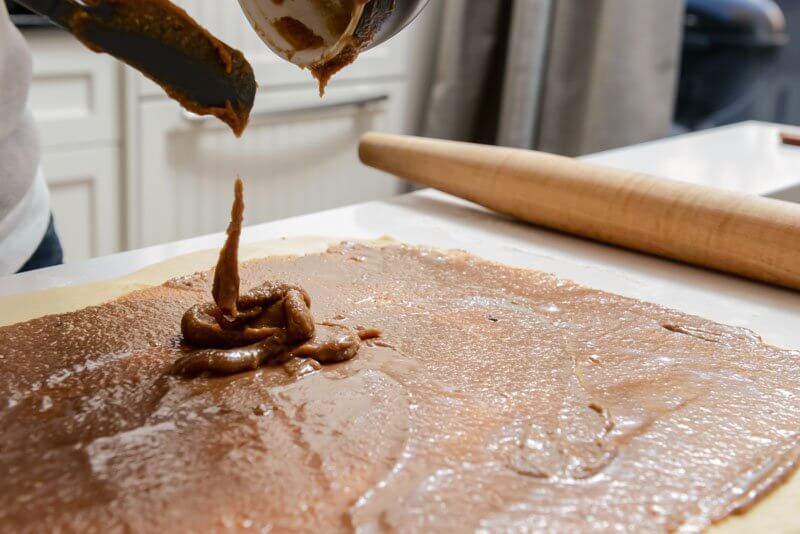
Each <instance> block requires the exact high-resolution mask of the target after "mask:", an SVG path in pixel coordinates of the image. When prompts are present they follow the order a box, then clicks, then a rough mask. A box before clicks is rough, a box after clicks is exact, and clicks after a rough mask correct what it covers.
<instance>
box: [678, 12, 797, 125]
mask: <svg viewBox="0 0 800 534" xmlns="http://www.w3.org/2000/svg"><path fill="white" fill-rule="evenodd" d="M788 40H789V39H788V34H787V29H786V19H785V17H784V13H783V11H782V10H781V8H780V6H778V4H776V3H775V2H774V1H772V0H687V2H686V17H685V21H684V39H683V53H682V62H683V64H682V67H681V78H680V85H679V90H678V102H677V106H676V111H675V122H676V123H677V127H678V128H677V129H678V130H679V131H681V130H683V131H693V130H702V129H706V128H713V127H715V126H721V125H724V124H732V123H735V122H740V121H743V120H748V119H754V118H758V119H762V120H773V121H780V120H781V119H782V117H781V116H780V115H781V114H783V113H782V110H781V109H780V108H781V103H780V102H779V101H776V102H772V103H771V104H774V105H773V107H775V109H774V110H772V111H773V113H769V110H765V109H764V108H765V104H770V103H765V102H764V101H763V96H764V95H763V90H764V88H765V83H766V82H771V81H774V79H775V77H776V76H777V75H778V71H777V66H778V64H779V59H780V57H781V53H782V51H783V49H784V47H785V46H786V44H787V43H788ZM773 100H775V99H773ZM778 100H779V99H778ZM766 107H769V106H766ZM759 108H760V112H758V113H756V110H757V109H759ZM759 115H760V116H759ZM763 115H771V116H766V117H765V116H763Z"/></svg>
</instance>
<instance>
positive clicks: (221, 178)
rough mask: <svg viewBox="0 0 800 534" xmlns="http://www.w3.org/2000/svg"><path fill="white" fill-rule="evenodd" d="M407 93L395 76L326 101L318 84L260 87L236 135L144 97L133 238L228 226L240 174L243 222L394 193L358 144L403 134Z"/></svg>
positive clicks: (131, 207) (132, 201) (131, 195)
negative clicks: (377, 135) (378, 135)
mask: <svg viewBox="0 0 800 534" xmlns="http://www.w3.org/2000/svg"><path fill="white" fill-rule="evenodd" d="M404 100H405V92H404V85H403V83H402V82H391V81H389V82H377V81H376V82H369V83H351V84H348V85H346V86H345V85H340V86H337V87H335V88H331V91H330V92H329V94H328V95H327V96H326V98H325V99H324V100H321V99H320V98H319V96H318V94H317V91H316V88H315V87H314V86H313V85H311V86H305V87H303V88H294V89H290V90H273V91H264V92H261V93H260V94H259V96H258V98H257V100H256V105H255V107H254V110H253V115H252V118H251V124H250V126H249V127H248V129H247V131H246V134H245V135H244V136H242V138H240V139H237V138H235V137H234V136H233V135H232V134H231V132H230V130H228V129H227V127H226V126H225V125H224V124H222V123H220V122H219V121H217V120H213V119H210V120H205V119H192V118H187V117H191V116H189V115H187V114H186V113H185V112H183V111H182V110H180V109H178V108H177V107H176V106H175V104H174V103H173V102H170V101H168V100H153V101H145V102H142V103H141V104H140V109H141V116H140V125H139V128H140V144H139V146H138V153H136V154H135V155H134V159H135V161H137V162H138V165H134V166H133V167H132V170H133V173H134V175H133V176H131V177H130V178H131V185H133V187H132V188H129V191H128V213H129V214H130V218H129V221H128V223H129V227H128V230H129V235H128V237H129V240H130V242H131V243H133V245H134V246H146V245H153V244H157V243H163V242H167V241H171V240H175V239H182V238H187V237H193V236H197V235H202V234H206V233H209V232H217V231H221V230H224V229H225V226H226V224H227V221H228V217H229V212H230V209H229V208H230V203H231V198H232V195H233V187H232V185H233V181H234V179H235V177H236V176H237V175H240V176H241V177H242V178H243V180H244V181H245V191H246V197H245V198H246V203H247V213H246V217H247V221H246V222H247V224H256V223H261V222H266V221H269V220H273V219H279V218H284V217H289V216H292V215H298V214H301V213H308V212H312V211H318V210H324V209H329V208H334V207H338V206H342V205H346V204H352V203H356V202H363V201H367V200H374V199H380V198H387V197H390V196H392V195H395V194H397V193H398V192H399V191H400V182H399V181H398V180H396V179H395V178H393V177H390V176H388V175H385V174H382V173H379V172H377V171H374V170H372V169H369V168H367V167H365V166H363V165H361V164H360V163H359V161H358V150H357V147H358V140H359V137H360V136H361V135H362V134H363V133H365V132H366V131H369V130H382V131H399V130H400V129H401V128H402V124H403V111H404V109H405V102H404ZM319 231H320V233H324V232H325V229H324V228H320V230H319Z"/></svg>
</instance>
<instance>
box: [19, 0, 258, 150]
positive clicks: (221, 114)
mask: <svg viewBox="0 0 800 534" xmlns="http://www.w3.org/2000/svg"><path fill="white" fill-rule="evenodd" d="M17 3H19V4H21V5H23V6H25V7H27V8H28V9H30V10H31V11H35V12H37V13H39V14H41V15H43V16H45V17H47V18H48V19H50V20H51V21H53V22H54V23H55V24H57V25H59V26H61V27H62V28H64V29H66V30H67V31H69V32H70V33H72V34H73V35H74V36H75V37H77V38H78V39H79V40H80V41H81V42H82V43H83V44H84V45H86V46H87V47H88V48H90V49H91V50H93V51H95V52H105V53H107V54H109V55H111V56H114V57H115V58H117V59H119V60H120V61H122V62H124V63H126V64H128V65H130V66H131V67H133V68H135V69H136V70H138V71H140V72H142V73H143V74H144V75H145V76H147V77H148V78H150V79H151V80H153V81H155V82H156V83H158V84H159V85H160V86H161V87H162V88H164V90H165V91H166V92H167V94H168V95H169V96H171V97H172V98H174V99H175V100H177V101H178V102H180V104H181V105H182V106H183V107H184V108H186V109H187V110H189V111H191V112H193V113H196V114H198V115H215V116H216V117H218V118H219V119H221V120H222V121H224V122H225V123H227V124H228V125H229V126H230V127H231V128H232V129H233V131H234V132H235V133H236V135H240V134H241V132H242V131H243V130H244V129H245V127H246V126H247V121H248V119H249V116H250V110H251V109H252V107H253V101H254V99H255V93H256V87H257V84H256V81H255V77H254V75H253V69H252V67H251V66H250V64H249V63H248V62H247V60H246V59H245V58H244V56H243V55H242V53H241V52H239V51H238V50H235V49H233V48H231V47H229V46H228V45H226V44H224V43H223V42H221V41H220V40H218V39H217V38H215V37H214V36H213V35H211V34H210V33H209V32H208V31H206V30H205V29H204V28H202V27H201V26H200V25H199V24H197V22H195V21H194V20H193V19H192V18H191V17H190V16H189V15H188V14H187V13H186V12H185V11H184V10H182V9H181V8H179V7H177V6H175V5H174V4H172V3H171V2H169V1H168V0H83V1H78V0H17Z"/></svg>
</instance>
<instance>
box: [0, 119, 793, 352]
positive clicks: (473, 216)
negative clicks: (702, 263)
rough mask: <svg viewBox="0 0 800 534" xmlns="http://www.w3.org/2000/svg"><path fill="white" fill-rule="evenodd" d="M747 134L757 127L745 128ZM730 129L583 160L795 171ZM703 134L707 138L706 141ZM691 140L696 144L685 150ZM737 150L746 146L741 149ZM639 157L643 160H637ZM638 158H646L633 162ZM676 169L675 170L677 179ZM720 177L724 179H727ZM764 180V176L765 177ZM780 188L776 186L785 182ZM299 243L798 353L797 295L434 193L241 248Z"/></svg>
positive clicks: (285, 228)
mask: <svg viewBox="0 0 800 534" xmlns="http://www.w3.org/2000/svg"><path fill="white" fill-rule="evenodd" d="M754 126H756V127H758V128H757V129H756V130H754V129H753V127H754ZM739 128H740V129H742V130H741V131H742V132H743V133H742V135H740V136H732V137H731V138H728V137H729V136H730V132H731V129H730V128H726V129H723V130H721V131H718V132H716V134H717V135H722V136H724V137H717V138H714V136H713V133H714V132H712V133H711V134H709V133H703V134H693V135H690V136H687V137H685V138H678V139H669V140H666V141H661V142H658V143H649V144H646V145H644V146H642V147H634V148H626V149H623V150H620V151H613V152H608V153H604V154H600V155H596V156H591V157H589V158H586V159H587V160H589V161H596V162H602V163H604V164H607V165H612V166H618V167H622V168H629V169H635V170H639V171H643V172H648V173H650V174H662V175H664V174H666V173H665V172H662V169H664V170H667V171H669V170H672V169H674V168H677V167H671V166H665V167H658V166H657V165H653V164H654V163H656V162H658V164H659V165H661V164H664V165H668V164H669V165H671V163H670V162H672V161H673V159H674V157H677V156H674V155H676V154H677V152H678V151H679V150H680V154H681V158H680V159H682V160H683V161H684V162H689V163H688V164H687V165H686V166H685V167H683V168H682V169H683V171H685V174H684V173H682V174H680V175H675V177H676V178H683V179H687V180H691V179H692V178H693V177H697V176H700V177H707V176H710V174H708V173H707V172H706V170H709V169H711V168H712V164H711V162H708V161H705V162H704V160H703V154H704V152H703V151H702V150H701V149H697V148H694V149H693V148H691V147H692V146H706V145H705V143H710V144H711V145H714V146H716V147H717V150H722V148H719V147H720V146H724V147H725V151H728V152H729V153H730V154H729V157H731V158H732V157H734V155H735V154H745V155H747V157H746V158H745V159H747V160H748V161H747V162H742V163H741V164H740V165H739V166H738V168H740V169H742V172H740V173H738V174H736V173H734V171H735V169H736V168H737V166H735V165H730V166H727V165H726V166H725V167H724V168H725V169H727V170H726V171H725V172H726V173H728V172H730V173H731V174H730V176H731V177H732V176H734V174H735V176H736V177H737V180H738V179H740V178H741V179H742V183H744V182H746V181H747V180H745V179H744V178H742V177H743V176H744V175H746V174H747V172H744V171H746V170H752V169H762V170H763V169H767V170H768V169H784V170H787V172H786V175H785V176H790V175H791V170H790V169H791V168H794V169H796V170H798V171H800V149H796V150H797V154H795V153H790V154H789V155H788V156H786V157H787V161H788V163H781V162H780V161H778V162H776V161H773V160H772V159H771V158H772V157H773V156H774V155H775V154H772V152H775V151H771V150H769V149H768V150H767V152H768V154H767V158H768V161H765V162H761V163H759V162H758V161H755V160H756V159H758V158H761V157H764V153H761V152H758V150H757V149H756V148H754V147H757V146H759V143H766V141H765V139H767V137H763V136H765V135H766V136H768V137H771V136H772V134H766V133H764V132H765V131H766V130H763V128H774V127H773V126H768V125H757V124H753V123H747V124H745V125H743V126H740V127H739ZM757 130H761V132H760V133H759V132H758V131H757ZM754 132H755V133H754ZM773 133H774V131H773ZM775 135H777V134H775ZM708 136H711V140H710V141H709V137H708ZM693 140H694V141H693ZM720 140H722V141H720ZM693 142H696V143H698V144H697V145H693ZM720 143H722V144H720ZM659 144H661V146H664V147H666V148H665V149H664V151H663V152H660V151H659V150H657V147H658V146H659ZM741 144H746V145H747V146H748V147H750V148H748V149H747V150H744V149H743V147H742V146H741ZM765 146H766V145H765ZM675 147H680V148H679V149H678V148H675ZM781 149H783V147H781ZM640 150H641V151H644V152H639V151H640ZM787 150H788V147H787ZM641 153H647V154H650V156H647V157H644V156H642V157H640V156H638V154H641ZM626 154H627V155H626ZM659 154H660V155H659ZM709 154H710V158H711V159H714V158H716V157H718V156H719V155H720V154H722V152H714V150H711V151H710V152H709ZM777 154H778V157H779V159H780V158H782V156H780V151H777ZM673 156H674V157H673ZM781 161H782V160H781ZM648 162H651V165H650V166H648V165H646V164H647V163H648ZM628 163H629V164H628ZM746 165H747V166H746ZM680 169H681V168H678V170H679V171H680ZM693 170H696V171H697V173H696V174H692V172H690V171H693ZM764 172H767V171H764ZM721 176H723V177H728V174H724V175H721ZM769 176H771V177H773V178H774V175H773V174H770V175H769ZM782 176H784V175H782ZM726 179H727V178H726ZM779 181H780V180H778V181H776V182H770V183H778V182H779ZM799 181H800V179H799ZM780 182H781V183H782V184H784V185H785V183H786V182H785V181H780ZM747 183H749V184H752V182H747ZM761 183H765V182H761ZM770 187H772V186H770ZM308 235H312V236H335V237H337V238H338V237H341V238H342V239H346V238H350V239H372V238H377V237H381V236H384V235H389V236H392V237H394V238H396V239H398V240H402V241H408V242H411V243H418V244H424V245H430V246H435V247H441V248H458V249H463V250H467V251H469V252H472V253H474V254H477V255H480V256H483V257H486V258H490V259H493V260H496V261H501V262H504V263H508V264H511V265H516V266H524V267H529V268H533V269H539V270H543V271H548V272H553V273H556V274H558V275H560V276H562V277H564V278H569V279H572V280H575V281H577V282H579V283H582V284H585V285H588V286H592V287H595V288H598V289H603V290H606V291H611V292H614V293H618V294H621V295H625V296H629V297H634V298H639V299H643V300H647V301H650V302H656V303H659V304H662V305H665V306H668V307H671V308H674V309H678V310H681V311H684V312H687V313H691V314H696V315H701V316H704V317H707V318H710V319H713V320H716V321H719V322H722V323H726V324H731V325H737V326H743V327H747V328H750V329H752V330H754V331H756V332H758V333H759V334H761V335H762V336H763V337H764V338H765V340H766V341H768V342H770V343H773V344H776V345H779V346H782V347H786V348H792V349H800V328H797V321H798V320H800V294H798V293H797V292H793V291H788V290H782V289H778V288H774V287H770V286H766V285H763V284H758V283H753V282H749V281H746V280H742V279H739V278H735V277H732V276H727V275H722V274H717V273H713V272H709V271H705V270H702V269H697V268H693V267H689V266H685V265H681V264H678V263H674V262H670V261H666V260H661V259H658V258H654V257H651V256H646V255H643V254H638V253H635V252H629V251H625V250H621V249H618V248H615V247H611V246H607V245H603V244H598V243H594V242H590V241H586V240H582V239H579V238H574V237H570V236H567V235H563V234H559V233H555V232H551V231H548V230H543V229H540V228H536V227H533V226H529V225H525V224H521V223H517V222H514V221H512V220H509V219H507V218H504V217H501V216H498V215H496V214H493V213H490V212H488V211H486V210H484V209H482V208H480V207H477V206H475V205H473V204H470V203H467V202H464V201H461V200H459V199H456V198H454V197H451V196H449V195H445V194H443V193H439V192H435V191H430V190H426V191H421V192H417V193H414V194H411V195H405V196H402V197H398V198H396V199H393V200H391V201H387V202H370V203H367V204H360V205H356V206H350V207H346V208H341V209H337V210H332V211H327V212H321V213H315V214H311V215H306V216H302V217H297V218H293V219H286V220H282V221H276V222H272V223H267V224H262V225H258V226H252V227H249V228H246V229H245V231H244V233H243V236H242V241H243V242H244V243H252V242H257V241H264V240H270V239H276V238H281V237H294V236H308ZM222 239H223V236H222V234H221V233H220V234H215V235H211V236H205V237H200V238H196V239H191V240H187V241H181V242H176V243H171V244H167V245H161V246H156V247H150V248H147V249H142V250H136V251H131V252H125V253H121V254H117V255H113V256H108V257H104V258H97V259H94V260H89V261H86V262H80V263H75V264H70V265H65V266H60V267H54V268H51V269H45V270H42V271H38V272H34V273H26V274H22V275H16V276H11V277H5V278H0V295H8V294H17V293H24V292H29V291H36V290H40V289H45V288H49V287H56V286H64V285H71V284H80V283H86V282H91V281H96V280H102V279H110V278H116V277H119V276H122V275H125V274H128V273H131V272H133V271H136V270H138V269H141V268H143V267H146V266H148V265H151V264H153V263H156V262H159V261H163V260H165V259H168V258H171V257H174V256H177V255H180V254H186V253H189V252H193V251H198V250H206V249H213V248H218V247H219V246H220V244H221V243H222ZM798 246H800V244H798Z"/></svg>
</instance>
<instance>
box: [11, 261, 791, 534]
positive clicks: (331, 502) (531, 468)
mask: <svg viewBox="0 0 800 534" xmlns="http://www.w3.org/2000/svg"><path fill="white" fill-rule="evenodd" d="M240 276H241V286H242V288H243V289H245V290H246V291H247V290H250V289H251V288H254V287H257V286H260V285H261V284H263V282H264V281H265V280H282V281H285V282H286V283H287V284H291V285H295V286H298V287H302V288H304V289H305V291H307V293H308V294H309V295H311V296H312V297H313V301H314V314H315V318H316V320H317V321H319V322H320V323H327V324H332V325H341V326H343V327H347V328H350V329H353V330H355V329H357V328H358V327H359V326H362V325H368V326H370V327H375V328H379V329H380V330H381V331H382V332H383V335H382V337H381V339H379V340H373V341H368V342H365V343H364V344H363V345H362V346H361V349H360V351H359V352H358V355H357V356H356V357H355V358H353V359H351V360H349V361H346V362H344V363H341V364H336V365H329V366H322V367H320V366H315V365H313V364H312V363H310V361H309V360H307V359H305V360H304V359H303V358H298V359H297V360H293V363H292V364H291V365H287V366H283V367H275V366H267V367H261V368H259V369H257V370H255V371H251V372H246V373H241V374H237V375H233V376H229V377H202V376H201V377H199V378H193V379H188V378H184V377H180V376H174V375H172V374H170V370H171V368H172V365H173V363H174V362H175V361H176V360H177V359H179V358H180V357H181V356H184V355H186V354H187V349H186V348H185V347H183V346H182V344H181V342H182V336H181V333H180V322H181V318H182V316H183V314H184V312H185V311H186V310H187V309H188V308H190V307H191V306H194V305H197V304H202V303H204V302H206V301H207V300H208V295H209V294H210V292H211V287H212V279H211V274H210V273H200V274H196V275H192V276H187V277H184V278H180V279H176V280H172V281H170V282H168V283H167V284H165V285H163V286H160V287H156V288H152V289H147V290H144V291H139V292H136V293H132V294H130V295H129V296H127V297H124V298H122V299H118V300H116V301H113V302H111V303H108V304H105V305H102V306H99V307H92V308H87V309H84V310H81V311H78V312H74V313H69V314H63V315H57V316H48V317H43V318H41V319H35V320H32V321H29V322H26V323H21V324H18V325H14V326H9V327H4V328H2V329H0V399H2V405H0V429H2V430H0V435H1V436H2V439H0V472H2V473H4V476H3V477H0V494H2V495H4V496H5V497H4V503H3V506H2V507H0V524H1V525H4V526H8V528H11V529H18V528H20V527H26V528H30V529H39V530H53V529H57V528H61V529H66V530H83V529H87V528H91V527H93V526H96V525H98V524H102V525H104V526H105V527H107V528H108V529H114V528H120V529H124V528H128V529H132V530H149V531H153V530H165V529H167V530H198V529H199V530H213V529H225V528H228V529H235V530H245V529H256V530H258V529H264V528H272V529H274V530H286V529H298V530H316V531H336V530H341V531H348V530H352V529H353V528H365V529H369V528H371V529H374V530H376V531H380V530H384V529H396V530H403V529H406V530H420V531H430V530H444V529H451V530H464V529H477V528H483V529H486V530H490V531H491V530H494V531H507V530H512V529H519V530H524V529H542V528H545V527H546V528H548V529H555V530H562V531H576V530H588V529H590V528H601V529H602V530H613V529H617V530H623V531H632V532H640V531H645V530H648V531H649V530H668V529H677V528H683V529H685V530H700V529H703V528H705V527H706V526H708V525H709V524H711V523H713V522H714V521H717V520H720V519H722V518H724V517H725V516H727V515H728V514H730V513H733V512H736V511H738V510H743V509H746V508H747V507H748V506H749V505H751V504H752V503H753V502H755V501H757V500H758V499H759V498H760V497H762V496H763V495H765V494H766V493H767V492H768V491H769V490H770V489H771V488H773V487H774V486H775V485H777V484H778V483H780V482H781V481H782V480H784V479H785V478H786V477H788V476H789V475H790V474H791V473H792V472H793V470H794V468H795V466H796V462H797V459H798V452H800V450H799V448H798V428H800V412H798V410H797V399H798V398H799V397H800V372H798V369H800V353H798V352H794V351H782V350H778V349H775V348H772V347H769V346H766V345H764V344H763V343H761V341H760V340H759V339H758V338H757V337H756V336H755V335H753V334H751V333H750V332H747V331H744V330H740V329H736V328H731V327H726V326H722V325H719V324H716V323H712V322H709V321H706V320H703V319H700V318H697V317H691V316H687V315H684V314H681V313H679V312H675V311H671V310H668V309H665V308H661V307H659V306H656V305H652V304H646V303H643V302H639V301H636V300H631V299H626V298H623V297H619V296H615V295H612V294H608V293H603V292H599V291H594V290H591V289H587V288H584V287H580V286H577V285H575V284H573V283H571V282H567V281H564V280H560V279H558V278H556V277H554V276H551V275H547V274H543V273H540V272H535V271H530V270H519V269H512V268H510V267H506V266H502V265H498V264H494V263H490V262H486V261H483V260H480V259H478V258H475V257H471V256H467V255H461V254H448V253H443V252H438V251H435V250H427V249H417V248H411V247H405V246H391V247H385V248H373V247H368V246H363V245H343V246H340V247H336V248H334V249H332V250H331V251H329V252H328V253H325V254H314V255H309V256H304V257H300V258H294V259H292V258H271V259H266V260H263V261H257V262H251V263H246V264H244V265H242V267H241V270H240Z"/></svg>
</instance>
